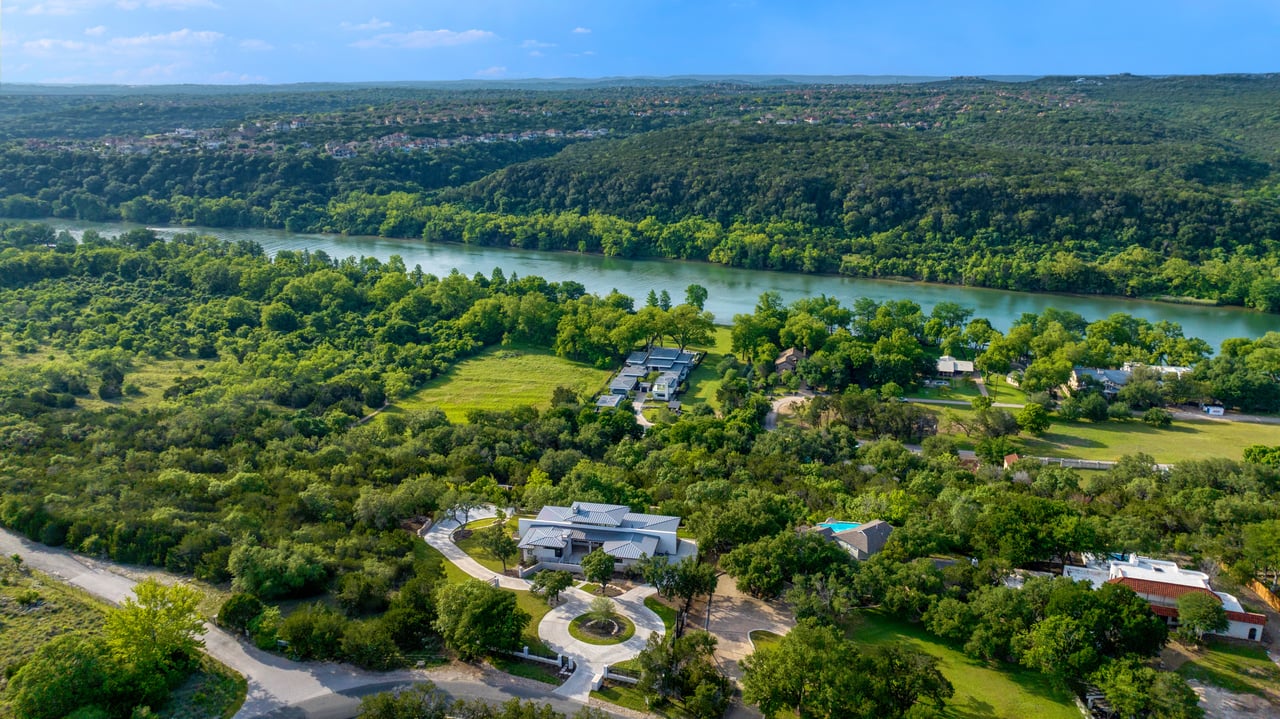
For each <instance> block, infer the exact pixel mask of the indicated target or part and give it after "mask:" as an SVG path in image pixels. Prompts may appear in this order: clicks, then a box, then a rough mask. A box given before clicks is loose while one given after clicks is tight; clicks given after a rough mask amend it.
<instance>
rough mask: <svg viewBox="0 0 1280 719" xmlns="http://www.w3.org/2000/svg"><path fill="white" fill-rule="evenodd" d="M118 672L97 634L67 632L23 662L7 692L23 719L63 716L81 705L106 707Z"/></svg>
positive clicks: (53, 718) (56, 718)
mask: <svg viewBox="0 0 1280 719" xmlns="http://www.w3.org/2000/svg"><path fill="white" fill-rule="evenodd" d="M117 671H118V669H117V667H116V664H115V662H114V661H113V660H112V658H111V654H110V652H108V650H107V648H106V647H105V646H103V644H102V642H101V641H100V640H99V639H98V638H97V637H95V636H91V635H89V634H85V633H79V632H75V633H70V634H63V635H62V636H59V637H55V638H53V639H52V640H50V641H49V642H47V643H45V644H43V645H41V646H40V647H39V648H38V649H36V651H35V652H34V653H33V654H32V655H31V657H30V658H28V659H27V660H26V661H25V662H23V663H22V665H21V667H20V668H19V669H18V671H17V673H15V674H14V675H13V678H12V679H10V681H9V688H8V691H7V694H8V698H9V701H10V702H12V706H13V711H14V714H15V715H16V716H18V717H19V718H20V719H62V718H63V717H66V716H68V715H70V714H71V713H72V712H74V711H75V710H76V709H79V708H81V707H91V706H97V707H102V708H105V707H106V705H107V704H108V703H109V702H110V700H111V696H110V695H109V693H108V692H107V691H106V687H107V685H108V682H109V679H110V678H111V676H112V675H113V674H115V673H116V672H117Z"/></svg>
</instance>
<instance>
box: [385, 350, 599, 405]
mask: <svg viewBox="0 0 1280 719" xmlns="http://www.w3.org/2000/svg"><path fill="white" fill-rule="evenodd" d="M609 375H610V372H609V371H608V370H601V369H596V368H595V367H592V366H590V365H586V364H583V363H581V362H572V361H570V360H567V359H564V358H563V357H557V356H556V355H555V354H553V353H552V352H551V351H549V350H546V349H541V348H536V347H518V348H512V347H491V348H489V349H487V350H485V351H484V352H481V353H480V354H479V355H476V356H475V357H472V358H470V359H465V360H463V361H461V362H459V363H458V364H457V366H455V367H453V368H452V369H451V370H449V371H448V372H447V373H445V374H444V375H442V376H440V377H437V378H436V379H434V380H432V381H430V382H428V383H427V384H426V385H425V386H424V387H423V388H422V389H420V390H418V391H417V392H415V393H414V394H412V395H410V396H409V397H406V398H405V399H403V400H399V401H397V402H396V406H398V407H400V408H402V409H405V410H424V409H432V408H438V409H441V410H444V413H445V416H447V417H448V418H449V421H451V422H463V421H466V419H467V412H469V411H471V410H475V409H479V410H507V409H511V408H513V407H519V406H522V405H535V406H540V407H543V406H546V405H547V404H548V403H549V402H550V401H551V393H552V392H553V391H555V388H556V387H568V388H570V389H572V390H573V391H574V392H577V393H578V394H580V395H587V394H591V393H594V392H598V391H600V390H601V389H603V388H604V386H605V384H606V383H607V382H608V380H609Z"/></svg>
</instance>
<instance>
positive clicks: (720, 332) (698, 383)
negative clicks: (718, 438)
mask: <svg viewBox="0 0 1280 719" xmlns="http://www.w3.org/2000/svg"><path fill="white" fill-rule="evenodd" d="M732 342H733V338H732V336H731V335H730V331H729V328H728V327H721V326H717V327H716V328H715V334H714V335H712V341H711V343H710V344H709V345H706V346H701V345H695V346H693V347H691V348H690V349H695V350H699V351H702V352H706V353H707V356H706V357H704V358H703V359H702V363H701V364H699V365H698V366H697V367H696V368H694V370H693V371H692V372H690V373H689V380H688V382H689V392H687V393H686V394H683V395H680V401H681V402H682V403H683V404H684V405H685V406H687V407H693V406H696V405H699V404H709V405H711V408H712V409H714V410H716V411H719V410H720V403H719V402H716V390H718V389H720V375H719V374H717V373H716V365H718V364H720V362H721V361H722V360H723V359H724V356H725V355H727V354H729V347H730V345H731V344H732Z"/></svg>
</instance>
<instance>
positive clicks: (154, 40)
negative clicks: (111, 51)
mask: <svg viewBox="0 0 1280 719" xmlns="http://www.w3.org/2000/svg"><path fill="white" fill-rule="evenodd" d="M222 38H223V34H222V33H220V32H214V31H212V30H192V29H190V28H185V27H184V28H182V29H181V30H174V31H173V32H166V33H159V34H156V35H135V36H133V37H116V38H112V39H111V44H112V45H115V46H116V47H145V46H149V45H212V44H213V43H215V42H217V41H219V40H221V39H222Z"/></svg>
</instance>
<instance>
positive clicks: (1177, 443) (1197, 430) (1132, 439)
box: [1022, 420, 1280, 463]
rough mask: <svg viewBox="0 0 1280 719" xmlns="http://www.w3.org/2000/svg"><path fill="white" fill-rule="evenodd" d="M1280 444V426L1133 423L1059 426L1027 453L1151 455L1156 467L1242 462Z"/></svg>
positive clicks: (1028, 444)
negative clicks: (1255, 448)
mask: <svg viewBox="0 0 1280 719" xmlns="http://www.w3.org/2000/svg"><path fill="white" fill-rule="evenodd" d="M1278 443H1280V425H1267V424H1250V423H1247V422H1215V421H1213V420H1191V421H1181V420H1177V421H1174V423H1173V425H1172V426H1170V427H1167V428H1164V429H1156V428H1153V427H1149V426H1147V425H1145V424H1143V423H1142V422H1139V421H1137V420H1133V421H1129V422H1102V423H1099V424H1093V423H1091V422H1084V421H1078V422H1059V421H1055V422H1054V423H1053V426H1052V427H1050V428H1049V431H1048V432H1047V433H1045V434H1044V435H1041V436H1040V437H1034V438H1028V439H1024V440H1023V442H1022V445H1023V447H1024V448H1025V449H1024V453H1026V454H1033V455H1038V456H1045V457H1076V458H1079V459H1119V458H1120V457H1122V456H1124V455H1126V454H1136V453H1138V452H1146V453H1147V454H1150V455H1151V456H1152V457H1155V460H1156V461H1157V462H1163V463H1176V462H1185V461H1187V460H1193V459H1207V458H1209V457H1227V458H1229V459H1236V460H1238V459H1241V458H1242V457H1243V455H1244V448H1245V447H1247V446H1249V445H1251V444H1278Z"/></svg>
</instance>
